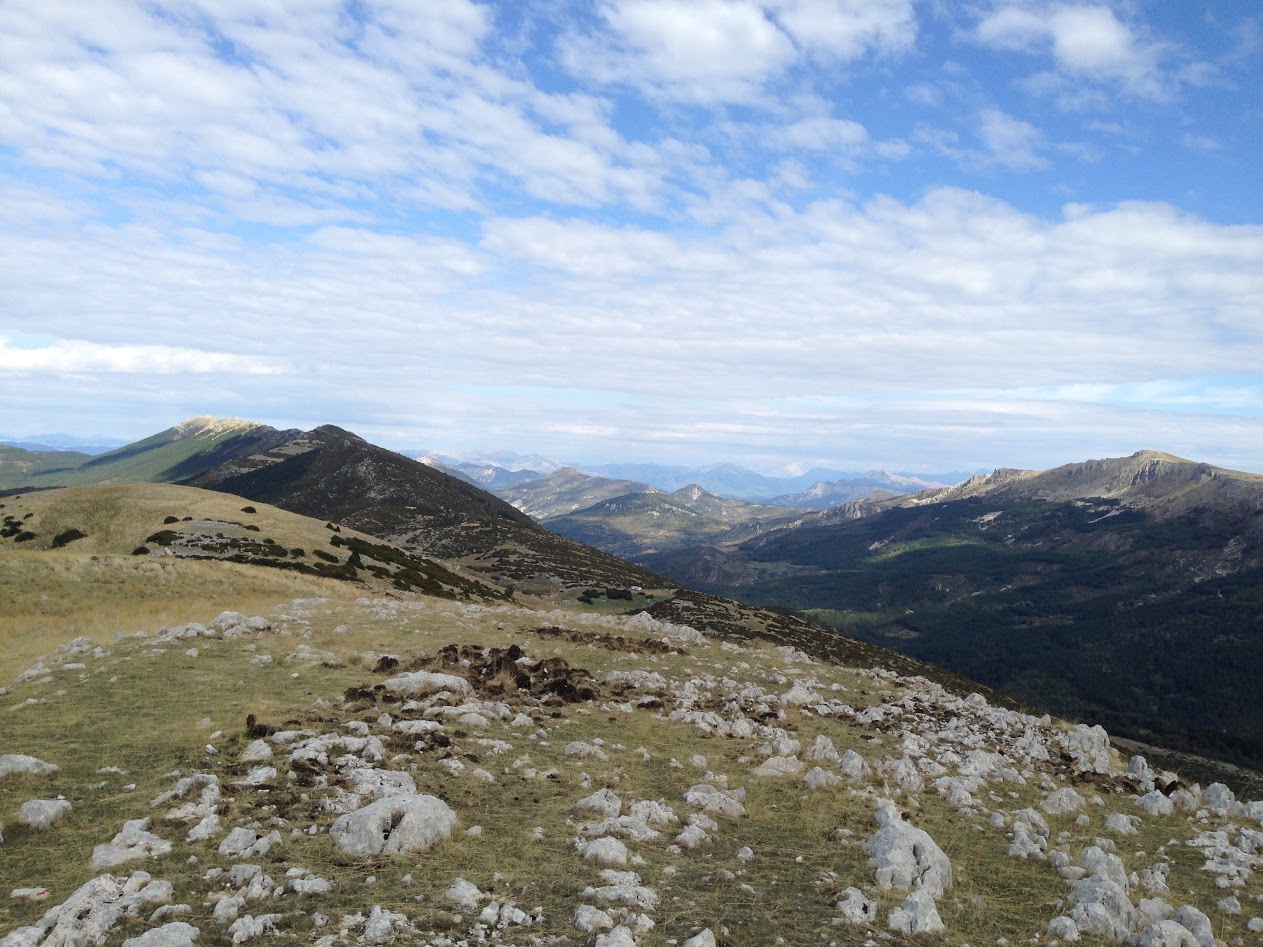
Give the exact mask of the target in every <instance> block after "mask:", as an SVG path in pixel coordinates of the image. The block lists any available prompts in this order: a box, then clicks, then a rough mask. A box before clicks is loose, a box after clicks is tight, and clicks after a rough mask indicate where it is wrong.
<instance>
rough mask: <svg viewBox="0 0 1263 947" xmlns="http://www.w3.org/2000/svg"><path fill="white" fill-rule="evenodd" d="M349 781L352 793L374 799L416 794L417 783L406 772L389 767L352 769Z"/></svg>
mask: <svg viewBox="0 0 1263 947" xmlns="http://www.w3.org/2000/svg"><path fill="white" fill-rule="evenodd" d="M350 783H351V791H352V792H353V793H356V794H357V795H360V796H368V798H369V799H372V800H374V801H376V800H378V799H388V798H390V797H392V796H415V795H416V794H417V784H416V783H415V782H414V781H413V779H412V777H411V776H410V775H409V774H408V773H404V772H399V771H396V770H390V769H371V768H364V769H353V770H351V773H350Z"/></svg>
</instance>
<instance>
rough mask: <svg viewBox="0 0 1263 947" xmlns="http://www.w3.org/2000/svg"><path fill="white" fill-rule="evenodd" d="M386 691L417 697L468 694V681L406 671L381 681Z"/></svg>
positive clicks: (428, 672)
mask: <svg viewBox="0 0 1263 947" xmlns="http://www.w3.org/2000/svg"><path fill="white" fill-rule="evenodd" d="M382 686H383V687H385V688H386V690H388V691H394V692H395V693H398V694H408V695H410V696H413V697H415V696H418V695H421V694H437V693H439V692H441V691H451V692H452V693H455V694H468V693H469V681H467V680H465V679H464V678H463V677H457V676H456V675H454V674H440V673H438V672H436V671H408V672H406V673H404V674H398V675H396V676H395V677H392V678H389V679H388V680H385V681H382Z"/></svg>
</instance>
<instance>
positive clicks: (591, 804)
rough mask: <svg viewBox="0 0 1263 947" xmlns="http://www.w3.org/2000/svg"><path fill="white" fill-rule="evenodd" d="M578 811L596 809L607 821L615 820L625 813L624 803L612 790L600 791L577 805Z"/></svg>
mask: <svg viewBox="0 0 1263 947" xmlns="http://www.w3.org/2000/svg"><path fill="white" fill-rule="evenodd" d="M575 808H577V809H595V810H596V811H597V812H599V813H601V814H602V815H603V816H605V817H606V818H607V819H613V818H616V817H617V816H618V814H619V813H620V812H622V811H623V801H622V800H621V799H619V798H618V796H617V795H616V794H615V793H614V791H613V790H611V789H598V790H597V791H596V792H594V793H593V794H592V795H590V796H587V797H585V798H583V799H580V800H579V801H578V802H576V803H575Z"/></svg>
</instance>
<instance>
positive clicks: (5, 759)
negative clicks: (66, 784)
mask: <svg viewBox="0 0 1263 947" xmlns="http://www.w3.org/2000/svg"><path fill="white" fill-rule="evenodd" d="M55 772H57V767H56V766H54V765H53V764H52V763H45V762H44V761H43V760H41V759H37V758H36V757H34V756H26V755H25V754H23V753H6V754H4V755H3V756H0V779H4V777H6V776H16V775H18V774H19V773H30V774H31V775H34V776H51V775H53V773H55Z"/></svg>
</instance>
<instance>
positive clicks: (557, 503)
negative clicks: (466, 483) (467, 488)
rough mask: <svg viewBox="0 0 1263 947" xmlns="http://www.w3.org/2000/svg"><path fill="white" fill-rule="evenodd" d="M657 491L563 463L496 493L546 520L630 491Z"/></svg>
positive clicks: (529, 513)
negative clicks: (583, 470) (549, 471)
mask: <svg viewBox="0 0 1263 947" xmlns="http://www.w3.org/2000/svg"><path fill="white" fill-rule="evenodd" d="M656 492H657V490H656V488H654V487H651V486H649V485H648V484H645V483H636V482H634V481H631V480H609V479H606V478H605V477H593V476H591V475H590V474H584V473H580V472H579V471H577V470H575V469H574V468H573V467H562V468H561V469H559V470H554V471H553V472H552V473H550V474H548V476H546V477H539V478H537V479H535V480H528V481H526V482H524V483H518V484H516V485H514V486H511V487H505V488H502V489H499V490H498V491H497V495H498V496H501V497H503V498H504V499H505V500H507V501H508V502H509V503H511V504H513V506H515V507H516V508H517V509H519V510H521V511H522V512H523V513H526V514H527V515H528V516H531V517H533V518H534V519H537V520H546V519H550V518H552V517H554V516H563V515H564V514H566V513H573V512H574V511H575V510H582V509H586V508H587V507H590V506H592V505H593V504H596V503H600V502H601V501H602V500H612V499H614V498H616V497H621V496H626V495H627V494H629V493H656Z"/></svg>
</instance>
